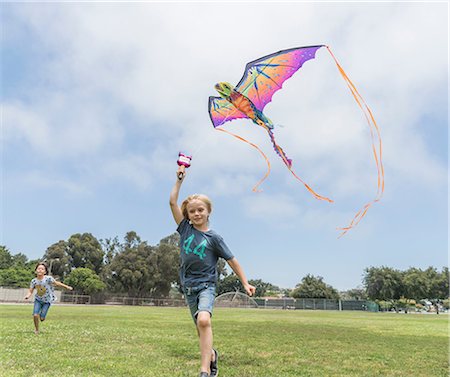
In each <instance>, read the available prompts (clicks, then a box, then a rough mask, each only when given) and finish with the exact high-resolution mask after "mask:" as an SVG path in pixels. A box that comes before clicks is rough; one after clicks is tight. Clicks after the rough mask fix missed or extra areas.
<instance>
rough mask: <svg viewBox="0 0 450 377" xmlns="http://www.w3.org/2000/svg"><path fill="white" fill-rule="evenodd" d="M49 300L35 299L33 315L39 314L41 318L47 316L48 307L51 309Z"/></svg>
mask: <svg viewBox="0 0 450 377" xmlns="http://www.w3.org/2000/svg"><path fill="white" fill-rule="evenodd" d="M50 305H51V304H50V303H49V302H43V301H40V300H34V308H33V315H39V316H40V317H41V318H45V317H46V316H47V312H48V309H50Z"/></svg>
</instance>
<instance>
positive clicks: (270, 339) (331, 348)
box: [0, 305, 449, 377]
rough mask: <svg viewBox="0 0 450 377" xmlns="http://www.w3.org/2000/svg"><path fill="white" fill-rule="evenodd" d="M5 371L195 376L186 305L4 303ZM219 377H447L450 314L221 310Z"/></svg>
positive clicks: (1, 371)
mask: <svg viewBox="0 0 450 377" xmlns="http://www.w3.org/2000/svg"><path fill="white" fill-rule="evenodd" d="M0 311H1V315H0V321H1V322H0V325H1V327H0V335H1V343H0V347H1V353H0V363H1V364H0V376H5V377H6V376H7V377H15V376H77V377H78V376H112V377H114V376H129V377H131V376H136V377H144V376H155V377H156V376H161V377H172V376H174V377H176V376H179V377H181V376H189V377H191V376H192V377H196V376H197V375H198V367H199V351H198V342H197V335H196V332H195V328H194V326H193V322H191V319H190V316H189V314H188V310H187V309H186V308H155V307H130V306H127V307H123V306H120V307H117V306H81V305H80V306H62V305H54V306H53V307H52V308H51V309H50V311H49V314H48V317H47V320H46V321H45V322H44V323H43V324H42V326H41V329H42V332H41V334H39V335H35V334H34V333H33V321H32V316H31V312H32V306H31V305H0ZM213 329H214V337H215V341H214V344H215V346H216V347H217V348H218V350H219V354H220V366H219V367H220V373H219V374H220V377H275V376H314V377H316V376H317V377H322V376H333V377H334V376H346V377H347V376H357V377H361V376H425V377H428V376H448V375H449V374H448V351H449V334H448V316H447V315H415V314H407V315H406V314H395V313H392V314H391V313H368V312H350V311H347V312H335V311H301V310H297V311H285V310H262V309H222V308H217V309H215V312H214V317H213Z"/></svg>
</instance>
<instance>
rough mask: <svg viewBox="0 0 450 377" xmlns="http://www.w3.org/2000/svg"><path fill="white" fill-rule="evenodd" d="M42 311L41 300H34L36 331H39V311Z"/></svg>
mask: <svg viewBox="0 0 450 377" xmlns="http://www.w3.org/2000/svg"><path fill="white" fill-rule="evenodd" d="M40 311H41V302H40V301H38V300H35V301H34V308H33V322H34V333H35V334H38V333H39V313H40Z"/></svg>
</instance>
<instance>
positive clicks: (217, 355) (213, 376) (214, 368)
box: [209, 348, 219, 377]
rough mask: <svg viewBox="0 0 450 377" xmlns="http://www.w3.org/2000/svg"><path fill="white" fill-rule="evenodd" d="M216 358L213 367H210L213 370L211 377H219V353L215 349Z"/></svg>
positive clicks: (212, 363)
mask: <svg viewBox="0 0 450 377" xmlns="http://www.w3.org/2000/svg"><path fill="white" fill-rule="evenodd" d="M213 351H214V354H215V358H214V361H211V365H210V366H209V369H210V370H211V373H210V375H209V376H210V377H217V376H218V375H219V368H218V366H217V362H218V361H219V354H218V353H217V351H216V350H215V349H214V348H213Z"/></svg>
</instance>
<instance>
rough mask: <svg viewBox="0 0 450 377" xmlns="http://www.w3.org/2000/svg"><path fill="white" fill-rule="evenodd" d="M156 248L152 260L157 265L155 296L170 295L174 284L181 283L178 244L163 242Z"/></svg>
mask: <svg viewBox="0 0 450 377" xmlns="http://www.w3.org/2000/svg"><path fill="white" fill-rule="evenodd" d="M162 241H163V240H161V242H160V243H159V245H158V246H157V247H156V248H154V250H153V254H152V257H151V258H150V261H151V263H152V264H154V265H155V267H156V271H157V273H156V274H155V276H154V284H155V287H154V291H153V296H154V297H168V296H169V292H170V288H171V287H172V284H178V286H179V284H180V282H179V274H178V264H179V249H178V244H176V245H174V244H173V243H165V242H162Z"/></svg>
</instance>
